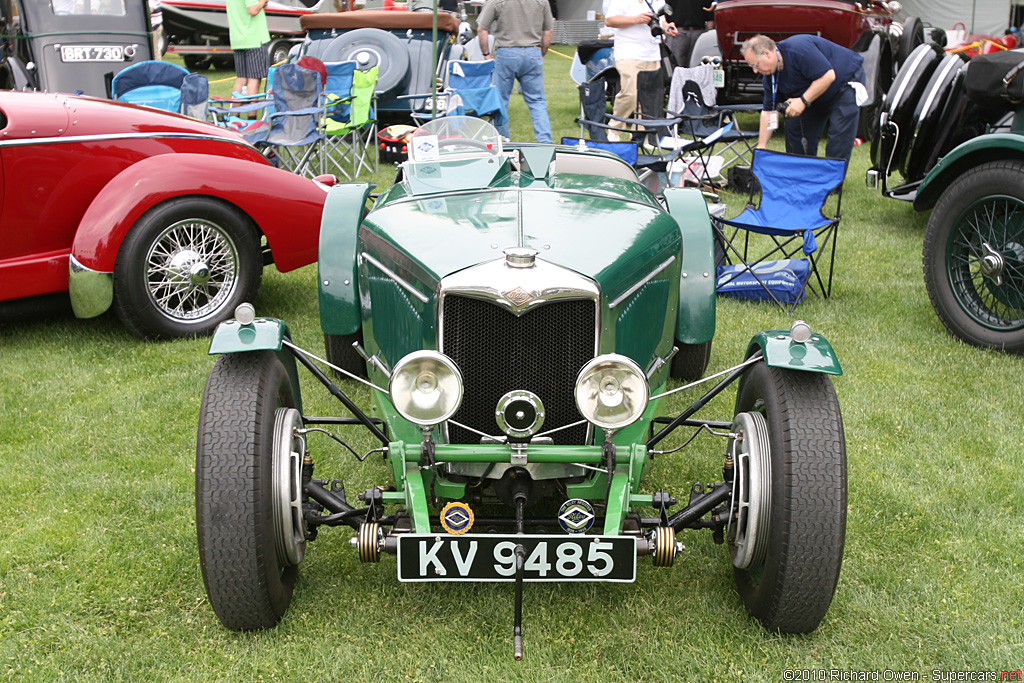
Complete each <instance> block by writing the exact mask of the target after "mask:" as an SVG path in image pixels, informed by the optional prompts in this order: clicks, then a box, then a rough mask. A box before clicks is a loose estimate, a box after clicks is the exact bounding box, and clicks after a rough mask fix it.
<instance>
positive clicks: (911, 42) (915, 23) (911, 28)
mask: <svg viewBox="0 0 1024 683" xmlns="http://www.w3.org/2000/svg"><path fill="white" fill-rule="evenodd" d="M923 43H924V24H923V23H921V19H920V18H919V17H907V18H906V19H905V20H904V22H903V34H902V35H900V46H899V54H898V55H897V57H898V58H899V59H898V61H899V65H900V66H901V67H902V66H903V65H904V64H906V62H907V60H908V59H909V58H910V55H911V54H913V52H914V50H916V49H917V48H918V46H919V45H922V44H923Z"/></svg>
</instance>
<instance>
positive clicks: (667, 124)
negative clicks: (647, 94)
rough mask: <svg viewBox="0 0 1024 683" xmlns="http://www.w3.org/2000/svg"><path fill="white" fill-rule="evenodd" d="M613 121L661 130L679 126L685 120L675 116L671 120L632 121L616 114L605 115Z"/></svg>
mask: <svg viewBox="0 0 1024 683" xmlns="http://www.w3.org/2000/svg"><path fill="white" fill-rule="evenodd" d="M605 116H607V117H608V118H609V119H611V120H612V121H620V122H622V123H628V124H630V125H633V126H646V127H648V128H661V127H663V126H664V127H672V126H675V125H677V124H679V123H680V122H681V121H682V120H683V119H682V118H680V117H679V116H673V118H670V119H643V118H641V119H632V118H628V117H625V116H616V115H615V114H605Z"/></svg>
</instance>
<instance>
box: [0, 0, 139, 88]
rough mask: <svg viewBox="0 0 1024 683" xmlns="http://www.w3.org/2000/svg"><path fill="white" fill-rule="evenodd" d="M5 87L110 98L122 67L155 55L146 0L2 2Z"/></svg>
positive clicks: (0, 77)
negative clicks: (116, 75)
mask: <svg viewBox="0 0 1024 683" xmlns="http://www.w3.org/2000/svg"><path fill="white" fill-rule="evenodd" d="M0 25H2V27H3V37H2V38H0V51H2V61H0V89H4V90H46V91H50V92H66V93H73V94H81V95H94V96H96V97H110V81H111V79H113V77H114V74H116V73H117V72H118V71H120V70H121V69H124V68H125V67H129V66H131V65H132V64H135V63H136V62H142V61H145V60H147V59H153V29H152V25H151V23H150V16H149V5H148V3H147V2H146V0H0Z"/></svg>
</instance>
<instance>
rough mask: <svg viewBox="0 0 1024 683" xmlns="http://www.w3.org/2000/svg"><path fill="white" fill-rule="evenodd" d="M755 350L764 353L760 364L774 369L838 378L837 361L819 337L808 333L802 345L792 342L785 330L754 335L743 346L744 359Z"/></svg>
mask: <svg viewBox="0 0 1024 683" xmlns="http://www.w3.org/2000/svg"><path fill="white" fill-rule="evenodd" d="M758 349H760V350H761V353H763V354H764V362H765V363H766V364H767V365H770V366H772V367H774V368H788V369H790V370H802V371H804V372H820V373H823V374H826V375H841V374H843V369H842V368H841V367H839V358H838V357H837V356H836V352H835V351H834V350H833V349H832V345H831V344H829V343H828V340H827V339H825V338H824V337H823V336H821V335H820V334H816V333H815V334H812V335H811V338H810V339H809V340H807V341H806V342H804V343H803V344H801V343H799V342H795V341H793V336H792V334H790V332H789V330H771V331H766V332H758V333H757V334H755V335H754V338H753V339H751V340H750V345H749V346H748V347H747V356H746V357H747V358H750V356H752V355H753V354H754V352H756V351H757V350H758Z"/></svg>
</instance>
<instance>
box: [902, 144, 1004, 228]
mask: <svg viewBox="0 0 1024 683" xmlns="http://www.w3.org/2000/svg"><path fill="white" fill-rule="evenodd" d="M1004 159H1024V135H1021V134H1020V133H1012V132H1011V133H987V134H985V135H979V136H978V137H976V138H971V139H970V140H968V141H967V142H964V143H962V144H960V145H957V146H956V147H954V148H953V149H952V150H950V151H949V153H947V154H946V155H945V156H943V157H942V158H941V159H940V160H939V163H937V164H935V166H933V167H932V170H930V171H928V174H927V175H926V176H925V177H924V180H922V181H921V185H920V187H918V188H917V196H916V197H915V199H914V208H915V209H917V210H918V211H925V210H927V209H931V208H933V207H934V206H935V204H936V202H938V201H939V196H940V195H941V194H942V192H943V191H944V190H945V189H946V188H947V187H949V184H950V183H951V182H953V179H954V178H956V177H958V176H961V175H963V173H964V172H965V171H966V170H967V169H969V168H972V167H974V166H977V165H979V164H984V163H987V162H989V161H1001V160H1004Z"/></svg>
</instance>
